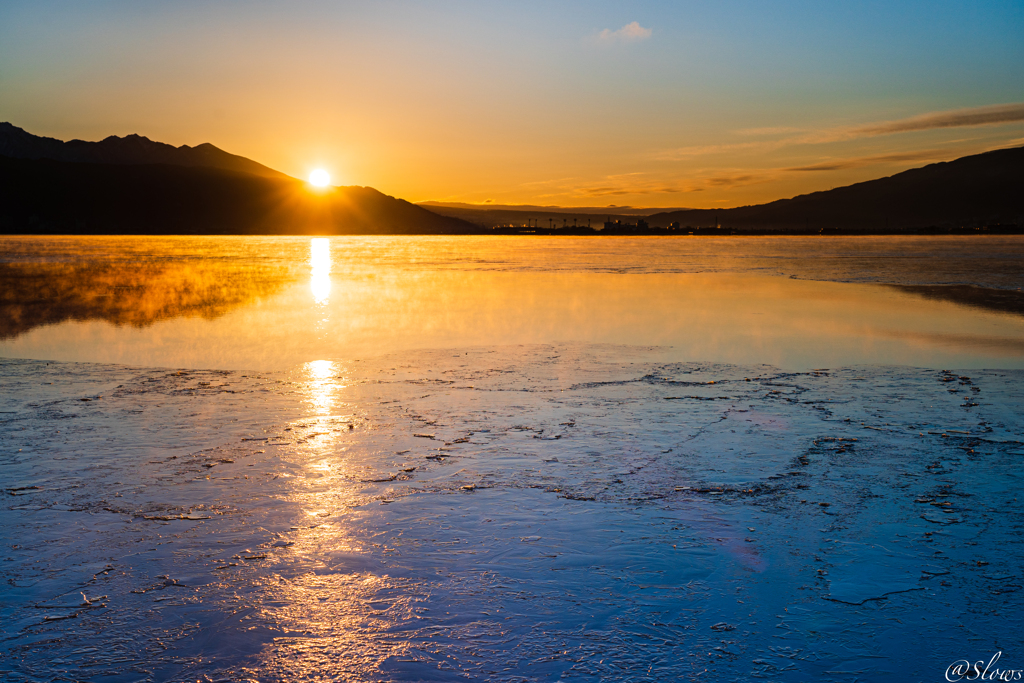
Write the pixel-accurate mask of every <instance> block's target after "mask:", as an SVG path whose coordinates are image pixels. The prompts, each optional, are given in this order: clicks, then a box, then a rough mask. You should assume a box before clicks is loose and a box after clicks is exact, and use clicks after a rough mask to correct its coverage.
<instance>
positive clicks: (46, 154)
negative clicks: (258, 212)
mask: <svg viewBox="0 0 1024 683" xmlns="http://www.w3.org/2000/svg"><path fill="white" fill-rule="evenodd" d="M0 156H5V157H11V158H13V159H53V160H54V161H72V162H76V163H93V164H127V165H138V164H173V165H174V166H208V167H210V168H223V169H225V170H228V171H240V172H242V173H251V174H253V175H259V176H266V177H268V178H288V177H289V176H287V175H285V174H284V173H281V172H280V171H275V170H274V169H272V168H269V167H267V166H264V165H263V164H260V163H257V162H255V161H253V160H251V159H246V158H245V157H240V156H238V155H236V154H230V153H228V152H225V151H224V150H222V149H220V148H218V147H214V146H213V145H211V144H210V143H208V142H204V143H203V144H201V145H196V146H195V147H189V146H188V145H182V146H181V147H174V146H173V145H168V144H165V143H163V142H154V141H153V140H150V139H149V138H147V137H143V136H142V135H126V136H124V137H123V138H122V137H118V136H116V135H111V136H110V137H108V138H105V139H103V140H100V141H99V142H86V141H85V140H69V141H68V142H64V141H63V140H57V139H56V138H45V137H40V136H38V135H32V134H31V133H28V132H26V131H24V130H22V129H21V128H18V127H17V126H14V125H12V124H10V123H0Z"/></svg>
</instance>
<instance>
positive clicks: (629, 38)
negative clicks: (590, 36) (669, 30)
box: [596, 21, 651, 43]
mask: <svg viewBox="0 0 1024 683" xmlns="http://www.w3.org/2000/svg"><path fill="white" fill-rule="evenodd" d="M650 37H651V29H649V28H644V27H643V26H641V25H640V22H637V21H633V22H630V23H628V24H626V25H625V26H623V27H622V28H620V29H618V30H616V31H612V30H611V29H607V28H606V29H605V30H603V31H601V32H600V33H598V34H597V36H596V38H597V40H598V41H599V42H602V43H633V42H636V41H638V40H647V39H648V38H650Z"/></svg>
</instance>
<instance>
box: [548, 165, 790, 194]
mask: <svg viewBox="0 0 1024 683" xmlns="http://www.w3.org/2000/svg"><path fill="white" fill-rule="evenodd" d="M777 173H778V172H777V171H776V170H771V171H767V172H761V171H750V170H749V169H745V170H732V171H729V170H726V171H720V172H718V173H715V174H714V175H709V176H706V177H703V178H686V179H671V180H670V179H664V178H658V179H649V180H645V179H642V178H635V177H630V176H632V175H635V174H629V175H628V176H608V177H607V178H604V179H603V180H602V181H599V182H595V183H593V184H583V185H579V186H577V187H573V188H567V189H569V192H570V194H572V195H574V196H577V197H610V196H618V195H652V194H680V193H689V192H704V191H705V190H709V189H729V188H733V187H740V186H745V185H756V184H758V183H764V182H768V181H770V180H773V179H775V177H777Z"/></svg>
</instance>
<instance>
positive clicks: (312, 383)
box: [303, 360, 344, 415]
mask: <svg viewBox="0 0 1024 683" xmlns="http://www.w3.org/2000/svg"><path fill="white" fill-rule="evenodd" d="M303 369H304V370H305V374H306V377H305V390H306V395H307V396H308V397H309V399H308V400H309V403H310V405H311V406H312V407H313V412H314V413H315V414H316V415H330V414H331V410H332V409H333V408H334V398H335V393H337V391H338V390H339V389H343V388H344V384H343V381H344V380H343V378H341V377H339V376H338V368H337V366H336V364H335V363H334V362H332V361H329V360H314V361H310V362H308V363H306V364H305V366H304V368H303Z"/></svg>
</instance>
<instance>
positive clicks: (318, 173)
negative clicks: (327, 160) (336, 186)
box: [309, 168, 331, 187]
mask: <svg viewBox="0 0 1024 683" xmlns="http://www.w3.org/2000/svg"><path fill="white" fill-rule="evenodd" d="M309 184H310V185H312V186H313V187H327V186H328V185H330V184H331V174H330V173H328V172H327V171H325V170H324V169H322V168H318V169H316V170H315V171H313V172H312V173H310V174H309Z"/></svg>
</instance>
